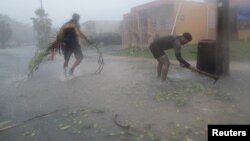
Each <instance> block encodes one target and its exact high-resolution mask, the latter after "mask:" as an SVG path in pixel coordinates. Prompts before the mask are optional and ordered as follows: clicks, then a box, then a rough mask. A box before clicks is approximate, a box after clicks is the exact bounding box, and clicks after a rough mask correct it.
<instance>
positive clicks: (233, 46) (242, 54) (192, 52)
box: [112, 41, 250, 62]
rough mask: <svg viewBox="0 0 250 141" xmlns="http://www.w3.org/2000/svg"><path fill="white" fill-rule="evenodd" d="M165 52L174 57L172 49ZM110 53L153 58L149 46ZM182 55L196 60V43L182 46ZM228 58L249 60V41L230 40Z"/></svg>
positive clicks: (132, 47)
mask: <svg viewBox="0 0 250 141" xmlns="http://www.w3.org/2000/svg"><path fill="white" fill-rule="evenodd" d="M165 52H166V54H167V55H168V57H169V58H170V59H176V58H175V55H174V50H173V49H170V50H167V51H165ZM112 55H116V56H131V57H144V58H153V56H152V54H151V52H150V50H149V48H140V47H136V46H130V47H129V48H125V49H123V50H120V51H116V52H114V53H112ZM182 56H183V58H185V59H187V60H196V57H197V44H189V45H186V46H184V47H182ZM230 60H232V61H245V62H247V61H250V41H231V42H230Z"/></svg>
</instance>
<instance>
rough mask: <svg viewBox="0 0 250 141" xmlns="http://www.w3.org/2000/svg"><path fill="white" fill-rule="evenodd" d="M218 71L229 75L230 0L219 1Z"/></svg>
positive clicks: (219, 73) (220, 73)
mask: <svg viewBox="0 0 250 141" xmlns="http://www.w3.org/2000/svg"><path fill="white" fill-rule="evenodd" d="M216 57H217V58H216V60H217V61H216V72H217V74H218V75H224V76H225V75H229V1H228V0H218V1H217V48H216Z"/></svg>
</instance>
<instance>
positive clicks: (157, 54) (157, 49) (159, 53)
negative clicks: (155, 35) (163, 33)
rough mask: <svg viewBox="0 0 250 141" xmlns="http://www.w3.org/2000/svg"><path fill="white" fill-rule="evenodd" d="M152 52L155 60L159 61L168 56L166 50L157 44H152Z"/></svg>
mask: <svg viewBox="0 0 250 141" xmlns="http://www.w3.org/2000/svg"><path fill="white" fill-rule="evenodd" d="M149 48H150V51H151V52H152V54H153V56H154V58H155V59H158V58H159V57H161V56H163V55H166V54H165V52H164V50H163V49H162V48H160V46H158V45H156V44H153V43H152V44H150V47H149Z"/></svg>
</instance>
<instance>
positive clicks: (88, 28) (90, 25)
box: [81, 21, 121, 35]
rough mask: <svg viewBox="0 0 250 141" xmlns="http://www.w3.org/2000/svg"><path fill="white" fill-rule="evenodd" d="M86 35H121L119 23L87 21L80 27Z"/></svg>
mask: <svg viewBox="0 0 250 141" xmlns="http://www.w3.org/2000/svg"><path fill="white" fill-rule="evenodd" d="M81 27H82V28H83V31H85V32H86V33H87V34H91V35H93V34H94V35H95V34H99V33H107V32H113V33H119V34H121V21H87V22H85V23H83V24H82V25H81Z"/></svg>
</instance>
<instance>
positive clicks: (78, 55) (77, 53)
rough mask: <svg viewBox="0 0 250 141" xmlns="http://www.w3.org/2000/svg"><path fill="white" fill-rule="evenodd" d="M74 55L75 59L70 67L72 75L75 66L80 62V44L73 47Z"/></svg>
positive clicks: (81, 56) (81, 55) (81, 57)
mask: <svg viewBox="0 0 250 141" xmlns="http://www.w3.org/2000/svg"><path fill="white" fill-rule="evenodd" d="M74 55H75V57H76V61H75V63H74V64H73V66H72V67H71V69H70V74H71V75H72V74H73V73H74V70H75V68H76V67H77V66H78V65H79V64H80V63H81V62H82V59H83V54H82V50H81V47H80V45H78V46H77V47H76V48H75V49H74Z"/></svg>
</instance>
